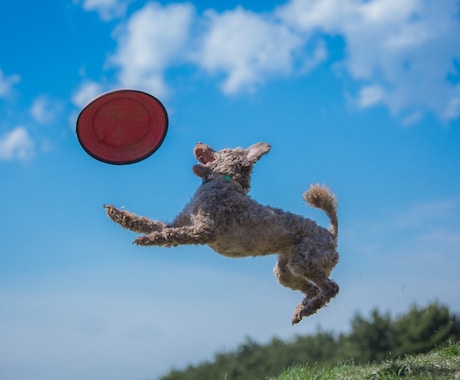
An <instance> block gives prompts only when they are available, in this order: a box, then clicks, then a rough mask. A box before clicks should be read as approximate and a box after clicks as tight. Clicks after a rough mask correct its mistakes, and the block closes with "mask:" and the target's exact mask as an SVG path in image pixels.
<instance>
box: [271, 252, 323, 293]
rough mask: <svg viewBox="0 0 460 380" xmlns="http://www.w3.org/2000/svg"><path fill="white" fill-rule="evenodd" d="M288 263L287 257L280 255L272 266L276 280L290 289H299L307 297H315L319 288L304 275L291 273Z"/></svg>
mask: <svg viewBox="0 0 460 380" xmlns="http://www.w3.org/2000/svg"><path fill="white" fill-rule="evenodd" d="M288 263H289V261H288V257H286V256H281V255H280V258H279V260H278V263H277V264H276V265H275V267H274V268H273V273H274V274H275V277H276V279H277V280H278V282H279V283H280V284H281V285H283V286H285V287H287V288H290V289H292V290H300V291H301V292H302V293H304V294H305V295H306V296H307V297H309V298H313V297H315V296H316V295H317V294H318V293H319V288H318V287H317V286H316V285H315V284H313V283H311V282H310V281H306V280H305V278H304V277H302V276H297V275H295V274H293V273H292V272H291V270H290V269H289V267H288Z"/></svg>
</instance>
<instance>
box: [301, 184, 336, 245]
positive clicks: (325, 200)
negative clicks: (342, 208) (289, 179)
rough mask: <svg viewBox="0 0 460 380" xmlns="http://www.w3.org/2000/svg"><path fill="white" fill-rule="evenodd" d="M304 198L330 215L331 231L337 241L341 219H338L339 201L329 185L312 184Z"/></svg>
mask: <svg viewBox="0 0 460 380" xmlns="http://www.w3.org/2000/svg"><path fill="white" fill-rule="evenodd" d="M303 199H304V200H305V201H307V202H308V204H309V205H310V206H312V207H315V208H319V209H321V210H323V211H324V212H325V213H326V214H327V216H328V217H329V221H330V226H329V232H330V233H331V235H332V237H333V238H334V240H335V241H337V236H338V233H339V221H338V219H337V201H336V199H335V196H334V194H332V192H331V191H330V190H329V189H328V188H327V186H321V185H311V186H310V188H309V189H308V190H307V191H306V192H305V193H304V194H303Z"/></svg>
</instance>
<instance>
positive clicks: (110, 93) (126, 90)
mask: <svg viewBox="0 0 460 380" xmlns="http://www.w3.org/2000/svg"><path fill="white" fill-rule="evenodd" d="M123 93H130V94H133V93H135V94H140V95H143V96H147V97H148V98H150V99H151V100H152V101H153V102H155V103H156V104H157V105H158V106H159V108H160V111H161V112H162V114H163V116H164V125H162V128H163V131H162V134H161V136H160V139H159V140H158V142H157V143H156V144H155V145H154V146H153V147H152V148H151V149H149V150H148V151H147V152H146V153H144V154H142V155H140V156H137V157H136V158H133V159H127V160H111V159H109V158H105V157H101V155H98V154H97V153H95V152H92V151H91V150H90V149H89V148H88V147H87V144H86V143H85V141H84V138H83V137H82V136H81V128H83V127H81V123H80V121H81V118H82V115H84V114H85V111H87V110H88V109H89V108H90V107H91V106H93V105H94V103H95V102H97V101H99V100H101V99H103V98H105V97H108V96H113V95H116V94H123ZM109 102H110V100H109ZM141 104H142V105H143V106H144V107H146V108H147V109H148V108H149V107H148V105H147V106H146V105H145V104H144V102H141ZM101 107H102V106H101ZM101 107H99V108H98V110H99V109H100V108H101ZM96 112H97V111H96ZM168 126H169V118H168V112H167V111H166V108H165V106H164V105H163V103H162V102H161V101H160V100H159V99H158V98H157V97H155V96H153V95H151V94H149V93H147V92H145V91H140V90H134V89H129V88H123V89H117V90H113V91H108V92H105V93H103V94H101V95H99V96H96V97H95V98H94V99H92V100H91V101H90V102H88V103H87V104H86V105H85V106H84V107H83V109H82V110H81V111H80V113H79V115H78V117H77V122H76V134H77V139H78V142H79V144H80V146H81V147H82V148H83V150H84V151H85V152H86V153H87V154H88V155H89V156H91V157H92V158H94V159H96V160H98V161H101V162H104V163H106V164H111V165H130V164H134V163H137V162H139V161H143V160H145V159H146V158H148V157H150V156H151V155H152V154H153V153H155V152H156V151H157V150H158V149H159V148H160V146H161V145H162V144H163V141H164V139H165V138H166V135H167V133H168Z"/></svg>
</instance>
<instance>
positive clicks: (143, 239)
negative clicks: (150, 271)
mask: <svg viewBox="0 0 460 380" xmlns="http://www.w3.org/2000/svg"><path fill="white" fill-rule="evenodd" d="M133 244H136V245H143V246H147V245H161V243H160V241H159V236H158V235H156V234H150V235H142V236H139V237H138V238H137V239H136V240H134V241H133Z"/></svg>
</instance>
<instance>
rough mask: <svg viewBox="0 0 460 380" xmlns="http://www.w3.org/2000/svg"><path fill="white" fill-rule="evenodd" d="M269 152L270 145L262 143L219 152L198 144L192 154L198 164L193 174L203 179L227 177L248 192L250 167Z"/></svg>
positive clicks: (194, 167)
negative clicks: (218, 176) (219, 176)
mask: <svg viewBox="0 0 460 380" xmlns="http://www.w3.org/2000/svg"><path fill="white" fill-rule="evenodd" d="M269 151H270V145H269V144H267V143H263V142H259V143H257V144H254V145H251V146H250V147H249V148H247V149H243V148H235V149H230V148H225V149H222V150H219V151H216V150H214V149H212V148H211V147H210V146H208V145H206V144H203V143H198V144H196V146H195V148H194V149H193V153H194V155H195V157H196V159H197V160H198V161H199V162H200V163H199V164H197V165H194V166H193V172H194V173H195V174H196V175H197V176H198V177H201V178H203V179H207V178H210V177H212V176H217V175H222V176H228V177H229V178H231V179H232V180H234V181H236V182H238V183H239V184H241V186H242V187H243V189H245V190H248V189H249V184H250V180H251V172H252V167H253V166H254V164H255V163H256V162H257V161H258V160H259V158H260V157H262V156H263V155H264V154H265V153H268V152H269Z"/></svg>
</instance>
